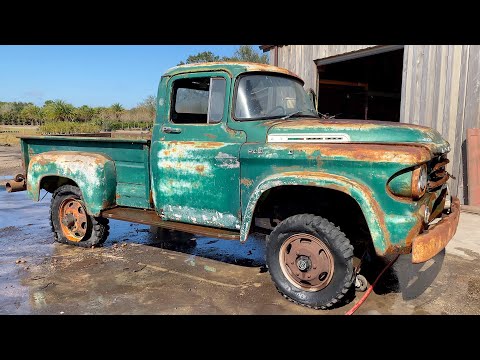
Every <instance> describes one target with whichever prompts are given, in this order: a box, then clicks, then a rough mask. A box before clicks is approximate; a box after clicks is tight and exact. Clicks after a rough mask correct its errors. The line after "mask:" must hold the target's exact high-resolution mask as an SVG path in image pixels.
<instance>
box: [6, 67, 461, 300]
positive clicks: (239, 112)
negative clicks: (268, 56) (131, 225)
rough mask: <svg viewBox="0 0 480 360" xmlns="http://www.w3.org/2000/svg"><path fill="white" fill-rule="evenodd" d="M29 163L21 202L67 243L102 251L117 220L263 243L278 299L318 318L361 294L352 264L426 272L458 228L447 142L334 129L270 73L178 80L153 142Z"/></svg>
mask: <svg viewBox="0 0 480 360" xmlns="http://www.w3.org/2000/svg"><path fill="white" fill-rule="evenodd" d="M22 152H23V157H24V164H25V170H26V174H19V176H17V179H16V180H18V181H12V182H10V184H9V186H10V189H23V188H26V189H27V190H28V192H29V194H30V195H31V196H32V198H33V199H34V200H38V193H39V190H40V189H46V190H47V191H50V192H52V193H53V198H52V210H51V221H52V226H53V229H54V237H55V239H56V240H57V241H59V242H64V243H69V244H72V245H77V246H92V245H94V246H95V245H100V244H101V243H102V242H103V241H104V240H105V238H106V236H107V235H108V224H107V222H108V219H109V218H114V219H120V220H126V221H134V222H140V223H144V224H152V225H157V226H163V227H166V228H170V229H176V230H182V231H187V232H192V233H196V234H203V235H208V236H214V237H219V238H224V239H233V240H240V241H242V242H245V241H247V239H248V236H249V234H250V233H252V232H255V231H261V232H264V233H266V234H267V242H266V247H267V252H266V253H267V257H266V263H267V265H268V268H269V271H270V274H271V276H272V279H273V281H274V282H275V284H276V286H277V288H278V289H279V291H280V293H282V294H283V295H284V296H285V297H287V298H288V299H289V300H291V301H293V302H296V303H298V304H301V305H304V306H309V307H312V308H318V309H325V308H329V307H331V306H333V305H334V304H335V303H337V302H339V301H341V300H342V298H343V297H344V295H345V294H346V293H347V292H348V291H349V289H350V288H351V287H352V286H353V284H354V282H355V278H356V276H357V274H356V270H355V269H354V266H353V257H354V256H357V257H362V254H364V253H365V251H367V250H368V249H373V251H375V253H376V254H377V255H378V256H387V255H389V254H399V253H412V261H413V262H424V261H426V260H428V259H430V258H432V257H433V256H435V255H436V254H437V253H438V252H440V251H441V250H442V249H443V248H444V247H445V246H446V244H447V243H448V241H449V240H450V239H451V238H452V237H453V235H454V233H455V230H456V227H457V224H458V217H459V202H458V199H456V198H452V197H451V196H450V194H449V193H448V187H447V182H448V178H449V174H448V172H447V171H446V165H447V163H448V161H449V160H448V158H447V153H448V152H449V144H448V143H447V142H446V141H445V140H444V139H443V138H442V136H441V135H440V134H439V133H438V132H436V131H435V130H433V129H430V128H425V127H421V126H417V125H410V124H408V125H407V124H399V123H388V122H378V121H366V120H351V119H343V120H342V119H325V118H323V117H322V116H321V115H320V114H318V113H317V111H316V110H315V104H314V103H313V102H312V99H311V98H310V97H309V96H308V94H307V92H306V91H305V90H304V88H303V81H302V80H301V79H299V78H298V77H297V76H296V75H295V74H293V73H291V72H290V71H288V70H286V69H281V68H278V67H274V66H270V65H263V64H253V63H204V64H190V65H184V66H178V67H174V68H172V69H170V70H168V71H167V72H166V73H165V74H164V75H163V76H162V78H161V80H160V84H159V87H158V95H157V115H156V120H155V124H154V127H153V131H152V136H151V139H149V140H142V141H132V140H119V139H112V138H108V137H106V138H87V137H55V136H52V137H23V138H22ZM437 219H439V220H437ZM432 222H434V223H435V224H434V225H432Z"/></svg>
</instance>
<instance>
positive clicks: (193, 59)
mask: <svg viewBox="0 0 480 360" xmlns="http://www.w3.org/2000/svg"><path fill="white" fill-rule="evenodd" d="M212 61H247V62H254V63H260V64H268V55H267V54H262V53H260V52H259V51H257V50H255V48H254V47H253V46H252V45H240V46H239V47H238V49H236V50H235V52H234V53H233V55H232V56H224V57H220V56H218V55H215V54H214V53H212V52H211V51H204V52H200V53H198V54H196V55H189V56H188V58H187V60H186V63H187V64H193V63H204V62H212ZM184 64H185V62H183V61H181V62H180V63H179V64H178V65H184Z"/></svg>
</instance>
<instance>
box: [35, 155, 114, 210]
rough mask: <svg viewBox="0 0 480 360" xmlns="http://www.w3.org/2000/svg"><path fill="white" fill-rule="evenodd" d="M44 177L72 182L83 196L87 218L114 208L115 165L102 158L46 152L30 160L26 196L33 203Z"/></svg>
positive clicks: (103, 156)
mask: <svg viewBox="0 0 480 360" xmlns="http://www.w3.org/2000/svg"><path fill="white" fill-rule="evenodd" d="M46 176H59V177H64V178H67V179H71V180H72V181H74V182H75V183H76V184H77V185H78V187H79V188H80V190H81V192H82V195H83V199H84V202H85V207H86V210H87V213H88V214H90V215H93V216H99V215H100V212H101V211H102V210H103V209H106V208H108V207H111V206H113V205H114V204H115V193H116V183H117V182H116V171H115V163H114V162H113V160H111V159H109V158H108V157H106V156H105V155H100V154H95V153H86V152H78V151H49V152H44V153H41V154H38V155H34V156H32V157H31V158H30V162H29V164H28V171H27V192H28V194H29V196H30V197H31V198H32V199H33V200H34V201H38V199H39V195H40V184H41V181H42V179H43V178H44V177H46Z"/></svg>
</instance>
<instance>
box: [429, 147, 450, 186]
mask: <svg viewBox="0 0 480 360" xmlns="http://www.w3.org/2000/svg"><path fill="white" fill-rule="evenodd" d="M449 162H450V160H448V159H447V157H446V155H442V156H439V157H436V158H434V159H432V160H431V161H430V163H429V166H428V184H427V191H435V190H437V189H438V188H440V187H441V186H442V185H443V184H445V183H446V182H447V180H448V179H449V178H450V174H449V173H448V172H447V170H446V169H445V166H447V164H448V163H449Z"/></svg>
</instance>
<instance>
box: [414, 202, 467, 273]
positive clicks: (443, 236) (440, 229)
mask: <svg viewBox="0 0 480 360" xmlns="http://www.w3.org/2000/svg"><path fill="white" fill-rule="evenodd" d="M459 218H460V201H459V200H458V198H456V197H453V196H452V208H451V213H450V214H449V215H446V216H445V217H443V218H442V219H441V220H440V221H439V222H438V223H436V224H434V225H432V226H431V227H430V228H429V229H428V230H426V231H425V232H423V233H421V234H420V235H418V236H416V237H415V238H414V239H413V242H412V262H413V263H415V264H417V263H422V262H425V261H427V260H429V259H431V258H432V257H434V256H435V255H437V254H438V253H439V252H440V251H442V249H444V248H445V246H447V244H448V242H449V241H450V239H451V238H452V237H453V235H455V232H456V231H457V226H458V220H459Z"/></svg>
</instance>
